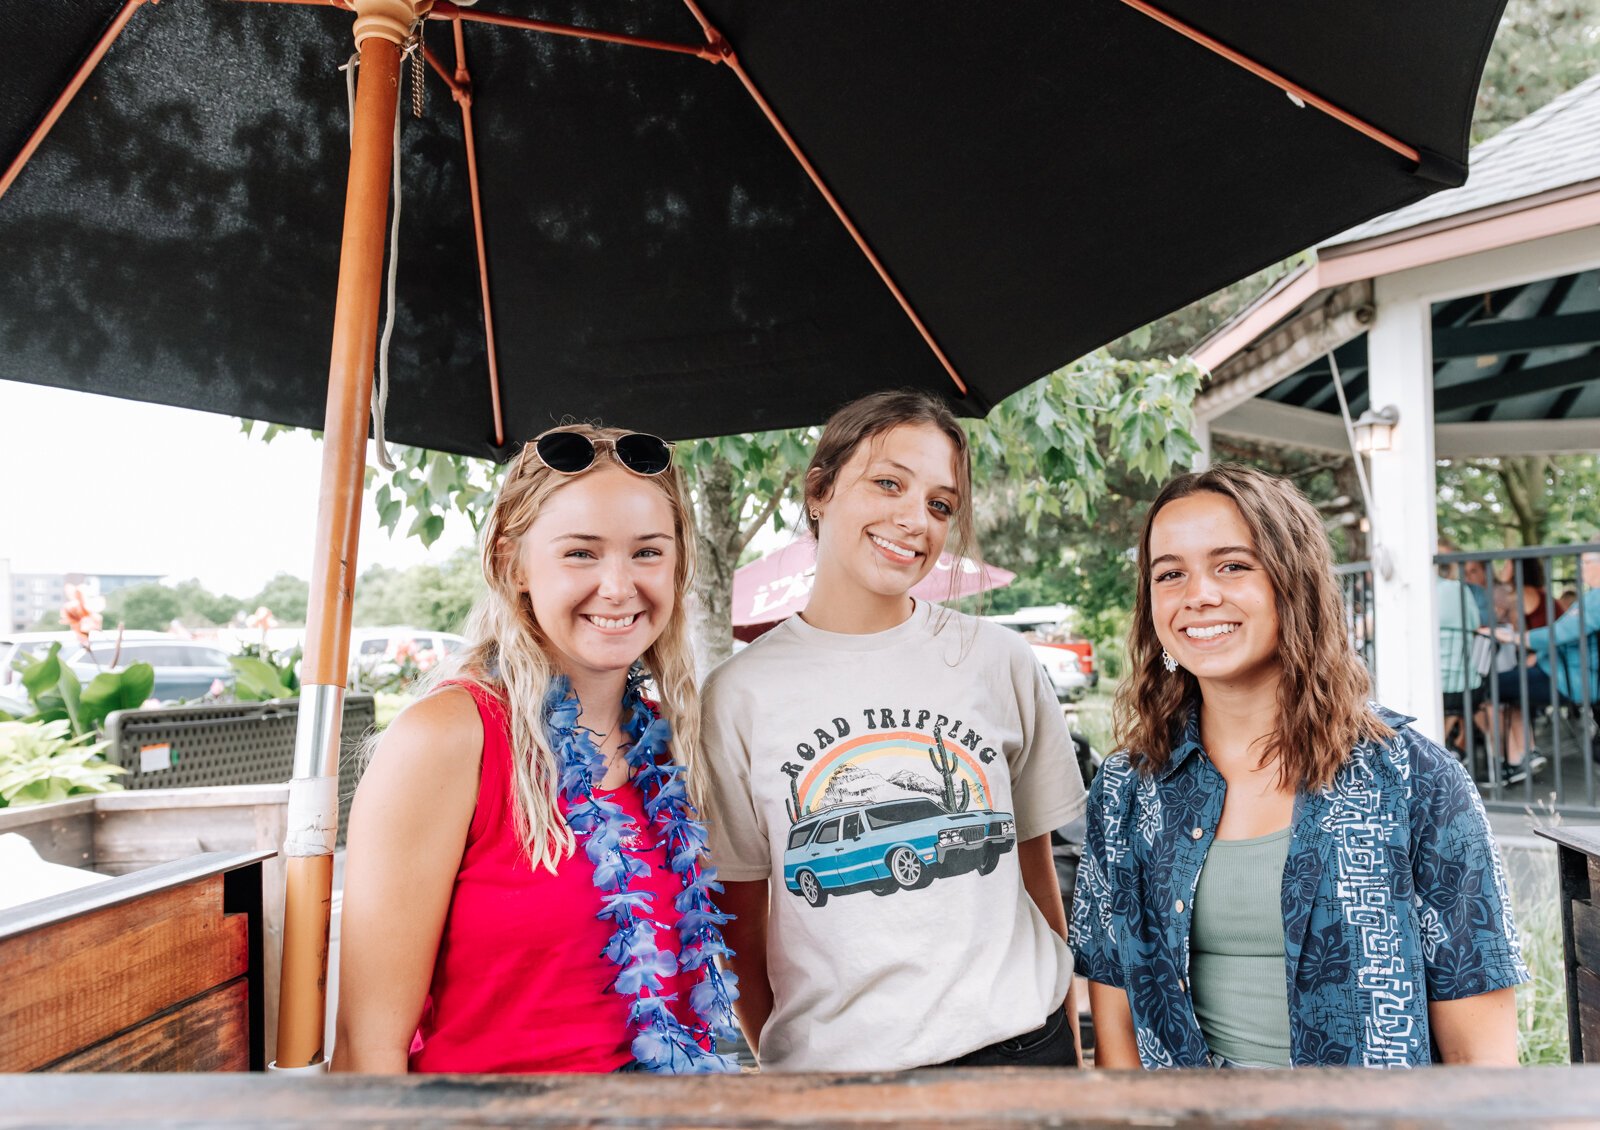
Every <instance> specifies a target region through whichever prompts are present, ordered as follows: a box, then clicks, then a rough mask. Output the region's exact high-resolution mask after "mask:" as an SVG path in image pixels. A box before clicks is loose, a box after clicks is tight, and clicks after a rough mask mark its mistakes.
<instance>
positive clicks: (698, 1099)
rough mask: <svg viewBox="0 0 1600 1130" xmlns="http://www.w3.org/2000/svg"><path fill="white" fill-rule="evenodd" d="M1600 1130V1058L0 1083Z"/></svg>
mask: <svg viewBox="0 0 1600 1130" xmlns="http://www.w3.org/2000/svg"><path fill="white" fill-rule="evenodd" d="M1240 1123H1243V1124H1246V1125H1250V1126H1254V1127H1280V1126H1311V1127H1327V1128H1333V1127H1339V1128H1341V1130H1344V1128H1348V1127H1396V1128H1398V1127H1402V1126H1404V1127H1420V1126H1429V1127H1433V1126H1437V1127H1463V1126H1540V1127H1548V1126H1555V1127H1578V1126H1584V1127H1594V1126H1596V1125H1597V1124H1600V1066H1594V1067H1541V1068H1530V1069H1526V1070H1487V1069H1476V1068H1430V1069H1426V1070H1418V1071H1393V1072H1385V1071H1362V1070H1351V1069H1341V1070H1319V1071H1293V1072H1290V1071H1170V1072H1150V1073H1146V1072H1092V1071H1088V1072H1075V1071H1055V1070H1042V1069H1033V1070H1029V1069H1006V1070H1000V1069H992V1068H991V1069H973V1070H964V1071H922V1072H913V1073H908V1074H902V1075H877V1076H874V1075H766V1076H763V1075H754V1074H752V1075H745V1076H740V1077H734V1078H726V1077H724V1078H686V1079H676V1078H659V1077H650V1076H640V1075H632V1076H617V1075H607V1076H592V1075H591V1076H578V1075H569V1076H485V1075H479V1076H466V1075H435V1076H417V1075H413V1076H406V1077H399V1078H378V1077H372V1076H349V1075H331V1076H320V1077H312V1078H306V1077H293V1076H287V1075H232V1076H229V1075H76V1076H59V1075H58V1076H46V1075H12V1076H0V1130H12V1128H20V1127H29V1128H30V1130H33V1128H39V1130H44V1128H51V1127H67V1126H72V1127H85V1126H116V1127H130V1126H152V1127H157V1126H159V1127H174V1128H178V1127H183V1128H189V1127H194V1128H198V1127H206V1128H218V1130H238V1128H243V1127H259V1126H269V1125H270V1126H274V1127H301V1126H304V1127H312V1126H315V1127H319V1128H321V1127H328V1126H362V1127H391V1126H392V1127H417V1126H426V1127H444V1126H469V1127H500V1126H518V1127H556V1126H584V1127H620V1126H633V1127H652V1128H656V1130H669V1128H680V1127H681V1128H690V1127H694V1128H712V1127H741V1128H743V1127H748V1128H753V1130H762V1128H780V1127H781V1128H792V1127H802V1126H804V1127H811V1126H817V1127H829V1128H843V1127H874V1128H882V1127H887V1126H894V1127H908V1128H912V1130H933V1128H935V1127H938V1128H941V1130H942V1128H945V1127H973V1128H976V1127H983V1128H985V1130H988V1128H992V1127H1005V1128H1008V1130H1010V1128H1019V1127H1046V1126H1049V1127H1073V1126H1085V1127H1122V1126H1162V1127H1182V1128H1191V1127H1192V1128H1200V1127H1211V1126H1221V1125H1224V1124H1229V1125H1237V1124H1240Z"/></svg>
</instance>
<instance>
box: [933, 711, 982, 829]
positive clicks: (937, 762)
mask: <svg viewBox="0 0 1600 1130" xmlns="http://www.w3.org/2000/svg"><path fill="white" fill-rule="evenodd" d="M933 741H934V745H937V746H938V747H939V748H938V749H937V750H935V749H933V748H932V747H931V746H930V747H929V748H928V760H929V761H931V762H933V767H934V768H935V769H937V770H938V771H939V776H941V777H943V778H944V794H943V796H942V797H941V798H940V799H941V800H942V801H943V802H944V809H945V811H946V812H965V811H966V810H967V805H969V804H971V803H972V786H971V785H970V784H968V783H967V782H966V781H962V782H961V800H960V802H959V803H957V801H956V766H958V765H959V764H961V763H960V762H959V761H957V760H956V755H955V754H953V753H951V752H950V751H949V750H948V749H946V748H945V744H944V737H943V735H941V734H940V733H939V731H938V729H937V728H935V729H934V731H933Z"/></svg>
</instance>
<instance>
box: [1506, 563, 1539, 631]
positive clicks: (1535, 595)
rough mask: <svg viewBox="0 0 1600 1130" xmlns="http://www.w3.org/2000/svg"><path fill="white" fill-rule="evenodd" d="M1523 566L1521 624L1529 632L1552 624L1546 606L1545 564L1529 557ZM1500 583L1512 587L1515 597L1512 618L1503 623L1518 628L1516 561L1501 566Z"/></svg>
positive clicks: (1513, 597) (1513, 598)
mask: <svg viewBox="0 0 1600 1130" xmlns="http://www.w3.org/2000/svg"><path fill="white" fill-rule="evenodd" d="M1521 564H1522V584H1521V586H1520V587H1521V590H1522V624H1521V626H1522V627H1524V628H1527V629H1529V630H1532V629H1534V628H1542V627H1544V626H1545V625H1546V624H1548V623H1550V614H1549V610H1548V609H1546V608H1545V605H1544V602H1545V589H1544V563H1543V562H1542V561H1540V560H1539V559H1538V558H1537V557H1529V558H1525V559H1524V560H1523V561H1522V563H1521ZM1500 581H1501V583H1502V584H1507V585H1510V586H1511V589H1512V594H1513V596H1512V600H1513V605H1512V613H1511V616H1510V617H1509V618H1507V619H1506V620H1505V621H1503V622H1504V623H1507V624H1510V625H1511V626H1512V627H1516V626H1517V615H1516V610H1515V608H1516V606H1515V600H1516V595H1515V594H1516V592H1517V589H1518V585H1517V562H1516V561H1507V562H1505V563H1504V564H1503V565H1501V567H1500Z"/></svg>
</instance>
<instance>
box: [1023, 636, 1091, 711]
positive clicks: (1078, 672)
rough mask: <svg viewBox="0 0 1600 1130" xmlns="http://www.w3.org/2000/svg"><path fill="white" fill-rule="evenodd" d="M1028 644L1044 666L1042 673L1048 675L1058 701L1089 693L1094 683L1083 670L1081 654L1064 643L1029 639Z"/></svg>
mask: <svg viewBox="0 0 1600 1130" xmlns="http://www.w3.org/2000/svg"><path fill="white" fill-rule="evenodd" d="M1028 644H1029V646H1031V647H1032V648H1033V654H1034V658H1036V659H1038V661H1039V662H1040V663H1041V664H1042V665H1043V666H1044V673H1045V674H1046V675H1048V676H1050V685H1051V686H1052V687H1054V688H1055V691H1056V699H1057V700H1058V701H1060V702H1077V701H1078V700H1079V699H1081V698H1083V696H1084V695H1086V694H1088V693H1089V688H1090V687H1092V686H1094V683H1093V682H1092V681H1091V680H1090V677H1089V676H1088V675H1086V674H1085V673H1084V671H1083V657H1082V656H1081V655H1079V654H1078V653H1077V652H1076V651H1073V650H1072V649H1071V648H1069V647H1067V646H1066V645H1065V644H1059V643H1041V642H1040V641H1038V640H1029V641H1028Z"/></svg>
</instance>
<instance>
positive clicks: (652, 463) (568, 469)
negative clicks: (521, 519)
mask: <svg viewBox="0 0 1600 1130" xmlns="http://www.w3.org/2000/svg"><path fill="white" fill-rule="evenodd" d="M528 446H529V447H531V448H532V449H533V453H534V455H535V456H536V457H537V458H538V460H539V462H541V463H543V464H544V465H545V466H546V467H549V468H550V469H551V470H552V471H555V472H556V473H557V474H560V475H576V474H580V473H581V472H584V471H587V470H588V469H589V468H590V467H592V466H594V460H595V455H596V453H597V451H598V450H599V449H600V448H602V447H609V448H611V451H612V453H613V454H614V455H615V456H616V457H617V462H618V463H620V464H621V465H622V467H623V469H624V470H628V471H632V472H633V473H634V474H635V475H644V476H646V477H649V476H652V475H659V474H661V473H662V472H664V471H665V470H666V469H667V468H668V467H670V466H672V444H670V443H668V442H667V441H666V440H664V439H662V438H661V437H660V436H653V435H650V434H648V433H646V432H629V433H628V434H627V435H622V436H617V437H616V438H615V439H612V438H611V437H609V436H602V437H600V438H599V439H590V438H589V437H588V436H586V435H584V434H583V433H582V432H568V431H553V432H545V433H543V434H542V435H538V436H535V437H534V438H533V440H532V442H530V443H529V444H528Z"/></svg>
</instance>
